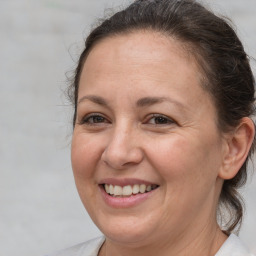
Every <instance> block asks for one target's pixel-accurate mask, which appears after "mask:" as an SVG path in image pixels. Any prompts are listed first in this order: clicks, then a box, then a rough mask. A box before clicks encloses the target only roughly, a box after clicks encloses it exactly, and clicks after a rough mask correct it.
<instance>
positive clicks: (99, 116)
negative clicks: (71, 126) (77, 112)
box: [80, 113, 109, 125]
mask: <svg viewBox="0 0 256 256" xmlns="http://www.w3.org/2000/svg"><path fill="white" fill-rule="evenodd" d="M94 118H100V119H101V120H104V122H90V119H92V120H94ZM106 121H107V119H106V118H105V117H104V116H102V115H101V114H97V113H92V114H90V115H88V116H85V117H84V118H83V119H82V121H81V122H80V123H81V124H86V125H97V124H102V123H109V121H107V122H106Z"/></svg>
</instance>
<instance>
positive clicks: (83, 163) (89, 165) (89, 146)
mask: <svg viewBox="0 0 256 256" xmlns="http://www.w3.org/2000/svg"><path fill="white" fill-rule="evenodd" d="M98 145H99V143H97V142H96V141H94V140H93V139H92V137H89V136H84V135H83V134H76V133H74V135H73V138H72V147H71V162H72V169H73V172H74V176H75V179H76V181H77V179H79V178H81V179H83V180H84V179H89V178H91V177H92V176H93V174H94V171H95V169H96V168H95V167H96V164H97V161H98V160H99V159H100V156H101V149H100V148H99V146H98Z"/></svg>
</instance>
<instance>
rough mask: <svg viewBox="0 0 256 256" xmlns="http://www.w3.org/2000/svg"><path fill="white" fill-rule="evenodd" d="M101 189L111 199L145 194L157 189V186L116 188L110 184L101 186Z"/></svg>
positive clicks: (137, 185)
mask: <svg viewBox="0 0 256 256" xmlns="http://www.w3.org/2000/svg"><path fill="white" fill-rule="evenodd" d="M102 187H103V189H104V190H105V192H106V193H107V194H109V195H110V196H112V197H131V196H135V195H137V194H145V193H148V192H150V191H152V190H155V189H157V188H158V187H159V186H158V185H155V184H152V185H145V184H140V185H139V184H135V185H126V186H123V187H121V186H117V185H112V184H102Z"/></svg>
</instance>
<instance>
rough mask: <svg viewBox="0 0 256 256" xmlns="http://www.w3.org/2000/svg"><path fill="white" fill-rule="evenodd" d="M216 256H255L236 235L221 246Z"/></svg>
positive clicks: (232, 235)
mask: <svg viewBox="0 0 256 256" xmlns="http://www.w3.org/2000/svg"><path fill="white" fill-rule="evenodd" d="M215 256H255V255H254V254H252V253H250V252H249V251H248V249H247V248H246V246H245V245H244V244H243V243H242V241H241V240H240V239H239V237H237V236H236V235H234V234H231V235H230V236H229V238H228V239H227V240H226V241H225V243H224V244H223V245H222V246H221V248H220V249H219V251H218V252H217V254H215Z"/></svg>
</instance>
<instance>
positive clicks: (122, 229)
mask: <svg viewBox="0 0 256 256" xmlns="http://www.w3.org/2000/svg"><path fill="white" fill-rule="evenodd" d="M111 219H112V220H111ZM111 219H110V218H105V221H102V222H100V223H99V222H96V225H97V226H98V227H99V229H100V230H101V232H102V233H103V234H104V235H105V236H106V238H108V239H110V240H112V241H115V242H117V243H126V244H127V243H131V244H135V243H138V242H141V241H143V240H147V239H149V238H150V237H151V236H152V234H154V230H155V227H154V225H150V224H148V223H152V222H151V221H149V222H146V221H145V218H144V220H142V219H140V218H138V217H135V216H132V217H128V216H126V217H125V216H122V217H116V218H113V217H112V218H111Z"/></svg>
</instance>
